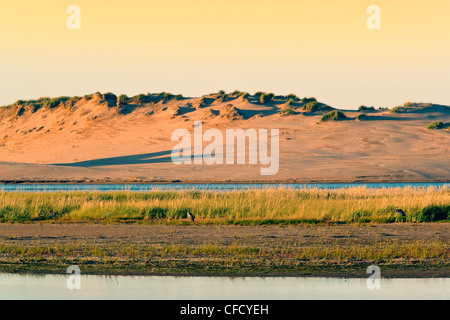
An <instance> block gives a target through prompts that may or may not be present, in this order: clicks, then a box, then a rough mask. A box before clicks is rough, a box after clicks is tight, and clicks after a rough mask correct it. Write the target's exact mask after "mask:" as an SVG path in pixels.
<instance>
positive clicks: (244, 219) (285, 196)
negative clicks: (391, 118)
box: [0, 187, 450, 224]
mask: <svg viewBox="0 0 450 320" xmlns="http://www.w3.org/2000/svg"><path fill="white" fill-rule="evenodd" d="M397 206H398V207H400V208H402V209H403V210H404V211H405V212H406V217H403V218H402V217H400V216H399V214H397V213H396V212H395V207H397ZM188 208H191V210H192V211H193V213H194V214H195V216H196V218H197V219H196V221H198V222H199V223H223V224H263V223H298V222H311V223H314V222H375V223H377V222H380V223H386V222H395V221H399V222H401V221H408V222H426V221H437V220H448V219H449V214H450V189H449V188H448V187H441V188H436V187H428V188H412V187H409V188H383V189H371V188H366V187H355V188H349V189H338V190H332V189H303V190H293V189H283V188H279V189H269V190H251V191H232V192H199V191H173V192H171V191H153V192H147V193H143V192H126V191H124V192H57V193H17V192H13V193H8V192H0V221H3V222H26V221H58V222H94V221H101V222H158V223H160V222H163V223H167V222H170V223H180V222H182V223H184V222H186V212H187V209H188Z"/></svg>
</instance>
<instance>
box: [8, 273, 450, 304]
mask: <svg viewBox="0 0 450 320" xmlns="http://www.w3.org/2000/svg"><path fill="white" fill-rule="evenodd" d="M68 278H69V275H67V276H66V275H43V276H42V275H40V276H38V275H17V274H0V299H2V300H5V299H11V300H13V299H14V300H16V299H52V300H54V299H64V300H66V299H95V300H98V299H102V300H107V299H124V300H126V299H146V300H169V299H170V300H304V299H310V300H318V299H320V300H323V299H325V300H327V299H338V300H353V299H393V300H397V299H398V300H416V299H425V300H426V299H434V300H441V299H444V300H447V299H449V298H450V278H440V279H381V288H380V289H379V290H377V289H372V290H370V289H368V287H367V279H343V278H276V277H275V278H228V277H156V276H148V277H136V276H113V277H112V276H111V277H107V276H88V275H81V278H80V279H81V280H80V285H81V289H79V290H76V289H75V290H69V289H68V288H67V279H68Z"/></svg>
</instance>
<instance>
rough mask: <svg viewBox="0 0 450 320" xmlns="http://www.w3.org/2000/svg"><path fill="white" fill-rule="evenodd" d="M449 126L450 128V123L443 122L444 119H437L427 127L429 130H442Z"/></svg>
mask: <svg viewBox="0 0 450 320" xmlns="http://www.w3.org/2000/svg"><path fill="white" fill-rule="evenodd" d="M447 128H450V123H443V122H442V121H436V122H433V123H430V124H429V125H428V126H427V129H429V130H441V129H447Z"/></svg>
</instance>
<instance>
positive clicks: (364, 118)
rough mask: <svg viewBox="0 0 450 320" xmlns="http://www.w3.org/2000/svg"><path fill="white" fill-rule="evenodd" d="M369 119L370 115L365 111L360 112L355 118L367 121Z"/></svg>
mask: <svg viewBox="0 0 450 320" xmlns="http://www.w3.org/2000/svg"><path fill="white" fill-rule="evenodd" d="M367 119H369V117H368V116H367V115H366V114H364V113H360V114H358V115H357V116H356V118H355V120H357V121H365V120H367Z"/></svg>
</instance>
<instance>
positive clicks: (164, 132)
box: [0, 95, 450, 182]
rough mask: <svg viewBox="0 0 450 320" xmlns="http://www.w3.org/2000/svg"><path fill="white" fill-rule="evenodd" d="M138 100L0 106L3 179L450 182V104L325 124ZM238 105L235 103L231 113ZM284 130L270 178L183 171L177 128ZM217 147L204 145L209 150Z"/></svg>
mask: <svg viewBox="0 0 450 320" xmlns="http://www.w3.org/2000/svg"><path fill="white" fill-rule="evenodd" d="M199 101H200V99H199V98H193V99H183V100H181V101H176V100H171V101H169V102H165V103H163V102H158V103H156V104H155V103H146V104H136V103H131V102H130V103H129V104H128V105H127V106H126V107H125V108H123V109H122V110H118V108H117V107H115V106H113V105H108V103H105V102H104V101H102V96H101V95H94V96H93V98H92V99H86V98H83V99H81V100H79V101H77V102H76V103H74V104H72V105H69V106H68V105H61V106H58V107H55V108H40V109H37V110H33V109H31V110H30V109H27V108H22V109H20V110H19V111H18V110H17V108H19V107H20V106H19V107H15V108H14V107H12V108H1V109H0V180H3V181H8V180H24V181H25V180H43V181H60V180H76V181H97V180H98V181H100V180H102V181H105V180H109V181H115V180H121V181H174V180H181V181H299V182H312V181H323V182H333V181H450V152H449V148H450V147H449V146H450V143H449V142H450V131H448V130H428V129H426V126H427V125H428V124H430V123H431V122H433V121H443V122H450V108H449V107H445V106H436V105H432V106H429V107H427V108H419V109H418V110H415V109H414V110H411V111H408V110H406V111H403V112H401V113H392V112H390V111H387V110H381V111H375V112H369V113H367V115H368V116H369V118H368V120H367V121H355V120H354V118H355V117H356V116H357V115H358V114H359V112H357V111H344V112H345V114H346V115H347V117H348V120H344V121H338V122H327V123H320V122H319V121H320V118H321V116H322V115H323V113H305V112H304V110H303V108H302V107H303V105H302V104H301V103H297V104H295V105H294V106H293V107H292V109H293V110H294V111H295V112H296V114H294V115H288V116H285V117H281V116H280V110H282V108H284V107H285V103H286V101H282V100H280V101H278V100H276V101H275V102H271V103H268V104H266V105H262V104H260V103H258V102H256V99H254V98H253V97H250V101H247V100H244V99H242V98H235V99H234V98H232V99H231V100H230V101H226V102H218V101H214V100H213V99H211V100H210V101H209V102H208V103H206V105H204V106H200V107H199ZM229 104H232V105H233V106H234V107H235V108H236V109H235V108H233V107H226V106H227V105H229ZM195 120H203V121H204V125H203V129H204V130H206V129H208V128H217V129H219V130H221V131H222V132H225V129H231V128H242V129H244V130H245V129H248V128H254V129H256V130H258V129H279V130H280V168H279V171H278V174H276V175H274V176H261V175H260V167H261V165H259V164H258V165H212V166H211V165H206V164H202V165H178V166H177V165H174V164H173V163H172V162H171V158H170V152H171V150H172V149H173V147H174V146H175V145H176V142H172V141H171V134H172V132H173V131H174V130H175V129H179V128H186V129H189V130H191V131H192V130H193V122H194V121H195ZM207 144H208V143H204V146H205V145H207Z"/></svg>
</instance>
